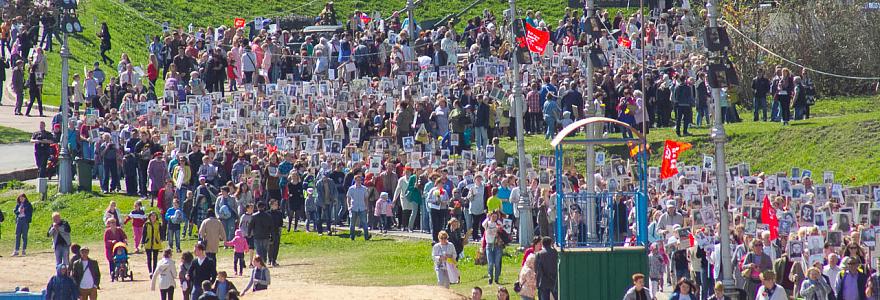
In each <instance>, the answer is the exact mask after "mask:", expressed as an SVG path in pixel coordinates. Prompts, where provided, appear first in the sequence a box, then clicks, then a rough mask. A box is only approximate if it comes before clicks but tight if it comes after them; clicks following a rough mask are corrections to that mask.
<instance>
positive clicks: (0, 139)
mask: <svg viewBox="0 0 880 300" xmlns="http://www.w3.org/2000/svg"><path fill="white" fill-rule="evenodd" d="M30 140H31V134H30V133H28V132H24V131H21V130H18V129H15V128H9V127H3V126H0V144H13V143H25V142H28V141H30Z"/></svg>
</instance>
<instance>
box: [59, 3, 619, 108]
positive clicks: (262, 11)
mask: <svg viewBox="0 0 880 300" xmlns="http://www.w3.org/2000/svg"><path fill="white" fill-rule="evenodd" d="M472 2H473V1H472V0H451V1H425V2H424V3H423V4H422V5H420V6H419V7H418V8H417V9H416V10H415V15H416V20H428V19H441V18H443V17H444V16H446V15H448V14H452V13H458V12H459V11H461V10H462V9H463V8H464V7H466V6H468V5H469V4H471V3H472ZM324 3H326V1H324V0H270V1H260V2H259V5H254V3H253V2H247V1H212V0H166V1H162V0H138V1H119V0H82V1H80V5H79V7H80V9H79V10H78V13H79V18H80V21H81V22H82V24H83V27H84V31H83V33H82V34H79V35H72V36H71V37H70V39H69V44H70V49H71V54H72V55H73V57H72V58H71V61H70V66H71V71H70V75H71V76H73V74H75V73H79V74H82V75H84V74H83V67H85V66H88V67H89V68H91V66H92V64H93V63H94V62H99V61H101V59H100V53H99V49H98V46H99V45H100V41H99V40H98V38H97V37H96V35H95V33H96V32H97V31H98V30H100V24H101V23H102V22H106V23H107V25H108V26H109V27H110V34H111V36H112V49H111V50H110V51H109V52H108V54H107V55H108V56H109V57H110V58H112V59H113V60H114V61H118V60H119V57H120V56H121V54H122V53H123V52H125V53H128V55H129V56H130V57H131V59H132V61H133V62H134V63H135V65H142V66H144V69H145V70H146V65H147V63H148V53H147V46H148V45H149V43H148V42H147V41H146V36H147V35H157V34H161V33H162V30H161V28H162V27H161V24H162V23H163V22H168V23H169V24H170V26H171V27H172V28H186V27H187V26H188V25H189V24H190V23H192V24H193V25H194V26H219V25H226V26H227V27H231V26H232V21H233V19H234V18H245V19H248V20H252V19H253V18H254V17H257V16H264V17H280V16H286V15H289V14H299V15H310V16H314V15H317V14H318V13H319V12H320V11H321V9H323V7H324ZM334 3H335V7H336V10H337V13H338V15H339V17H340V18H342V17H344V16H345V15H347V14H349V13H351V12H353V11H354V10H355V9H359V10H362V11H366V12H374V11H378V12H381V13H382V15H383V16H386V17H387V16H390V15H391V13H392V12H393V11H398V10H402V9H403V8H404V7H405V6H406V1H405V0H390V1H354V0H342V1H334ZM567 3H568V2H567V1H563V0H552V1H540V2H533V3H528V4H525V3H520V4H519V6H518V7H519V9H521V10H525V9H533V10H540V11H542V12H543V13H544V18H545V19H546V20H548V21H553V22H555V21H556V20H558V19H559V18H560V17H561V16H562V15H563V14H564V7H565V6H566V5H567ZM507 8H508V4H507V2H506V1H497V0H488V1H483V2H482V3H480V4H479V5H477V6H476V7H474V8H473V9H471V10H470V11H469V12H468V13H467V14H465V15H464V18H472V17H475V16H478V15H480V14H481V13H482V11H483V9H489V10H490V11H492V12H494V13H496V14H499V15H500V13H501V12H502V11H503V10H504V9H507ZM610 10H611V11H612V13H613V12H616V11H617V10H624V11H626V12H632V11H634V10H633V9H624V8H614V9H610ZM462 24H463V23H460V24H459V27H460V28H458V29H459V30H460V29H462V28H463V25H462ZM60 49H61V47H60V46H58V45H56V48H55V52H53V53H51V54H50V55H49V56H48V60H49V70H50V72H49V74H48V80H47V81H46V83H45V88H44V91H43V94H44V100H45V101H46V102H47V103H48V104H49V105H58V104H59V103H60V97H61V93H60V91H61V88H60V87H61V59H60V57H59V56H58V52H59V51H60ZM102 68H103V69H104V71H105V72H107V75H108V76H115V75H116V71H115V70H116V65H115V64H114V65H113V66H104V65H102ZM157 84H159V85H160V86H161V84H162V82H161V80H160V81H159V82H158V83H157ZM159 92H161V89H160V91H159Z"/></svg>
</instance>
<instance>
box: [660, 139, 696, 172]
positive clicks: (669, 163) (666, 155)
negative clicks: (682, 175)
mask: <svg viewBox="0 0 880 300" xmlns="http://www.w3.org/2000/svg"><path fill="white" fill-rule="evenodd" d="M690 148H691V144H689V143H685V142H676V141H672V140H666V146H664V147H663V163H662V164H661V165H660V179H666V178H669V177H672V176H673V175H675V174H678V155H679V154H681V153H682V152H684V151H685V150H687V149H690Z"/></svg>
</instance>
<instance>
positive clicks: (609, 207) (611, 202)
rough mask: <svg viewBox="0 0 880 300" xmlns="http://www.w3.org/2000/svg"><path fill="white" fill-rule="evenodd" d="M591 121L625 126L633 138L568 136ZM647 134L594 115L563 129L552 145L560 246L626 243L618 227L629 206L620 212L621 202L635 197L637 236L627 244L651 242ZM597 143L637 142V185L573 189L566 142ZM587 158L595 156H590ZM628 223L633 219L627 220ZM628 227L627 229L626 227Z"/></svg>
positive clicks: (635, 244)
mask: <svg viewBox="0 0 880 300" xmlns="http://www.w3.org/2000/svg"><path fill="white" fill-rule="evenodd" d="M591 124H595V125H599V124H603V125H604V124H610V125H614V126H620V127H623V130H629V131H630V132H631V133H633V136H635V137H632V138H593V139H590V138H586V139H585V138H579V137H569V135H570V134H573V133H576V132H577V131H578V129H579V128H581V127H584V126H588V125H591ZM645 143H646V142H645V136H644V135H642V134H641V132H639V131H638V130H636V129H635V128H633V127H631V126H629V124H626V123H623V122H620V121H618V120H614V119H609V118H603V117H591V118H586V119H581V120H578V121H577V122H574V123H572V124H570V125H568V126H566V127H565V128H563V129H562V130H561V131H560V132H559V133H558V134H557V135H556V137H554V138H553V141H551V142H550V144H551V145H552V146H553V147H555V150H556V244H557V246H559V247H560V248H561V249H565V248H566V247H574V248H582V247H587V248H594V247H615V246H623V245H625V244H627V242H626V241H623V240H622V237H621V236H620V235H619V234H617V233H618V230H615V228H614V227H615V226H616V223H617V222H616V220H619V219H618V218H627V217H629V215H628V214H626V209H623V211H619V210H620V209H619V208H623V207H619V205H620V203H621V202H622V201H625V200H629V199H632V200H634V201H633V203H634V205H633V209H635V216H636V218H635V219H636V220H635V222H636V225H637V226H636V232H634V235H635V237H636V239H635V240H633V241H632V242H631V243H628V246H642V247H647V245H648V235H647V232H648V217H647V214H648V197H647V188H648V180H647V178H648V153H647V151H645V149H646V148H645ZM566 144H580V145H588V146H592V145H598V144H625V145H635V147H636V151H630V152H631V153H633V155H632V156H634V158H635V159H636V161H637V163H636V169H634V170H633V172H632V173H633V176H634V178H633V179H634V186H633V188H632V190H629V189H624V190H620V191H619V190H618V189H617V188H611V189H610V190H609V191H607V192H602V191H600V192H598V193H596V192H574V189H573V188H572V187H570V186H568V184H567V179H566V178H565V177H564V176H563V174H564V172H563V161H564V159H565V155H564V151H563V145H566ZM587 159H588V160H591V159H593V158H591V157H588V158H587ZM591 171H592V170H588V173H587V176H592V173H589V172H591ZM626 223H627V224H629V223H630V222H626ZM627 229H628V228H627Z"/></svg>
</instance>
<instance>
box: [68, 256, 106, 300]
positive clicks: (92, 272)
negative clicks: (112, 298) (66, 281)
mask: <svg viewBox="0 0 880 300" xmlns="http://www.w3.org/2000/svg"><path fill="white" fill-rule="evenodd" d="M79 256H80V257H79V259H78V260H76V261H74V262H73V280H74V281H76V286H78V287H79V297H80V299H82V300H86V299H90V300H94V299H97V298H98V288H99V287H101V271H100V270H98V262H97V261H94V260H92V259H90V258H89V248H87V247H83V248H82V249H80V250H79Z"/></svg>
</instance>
